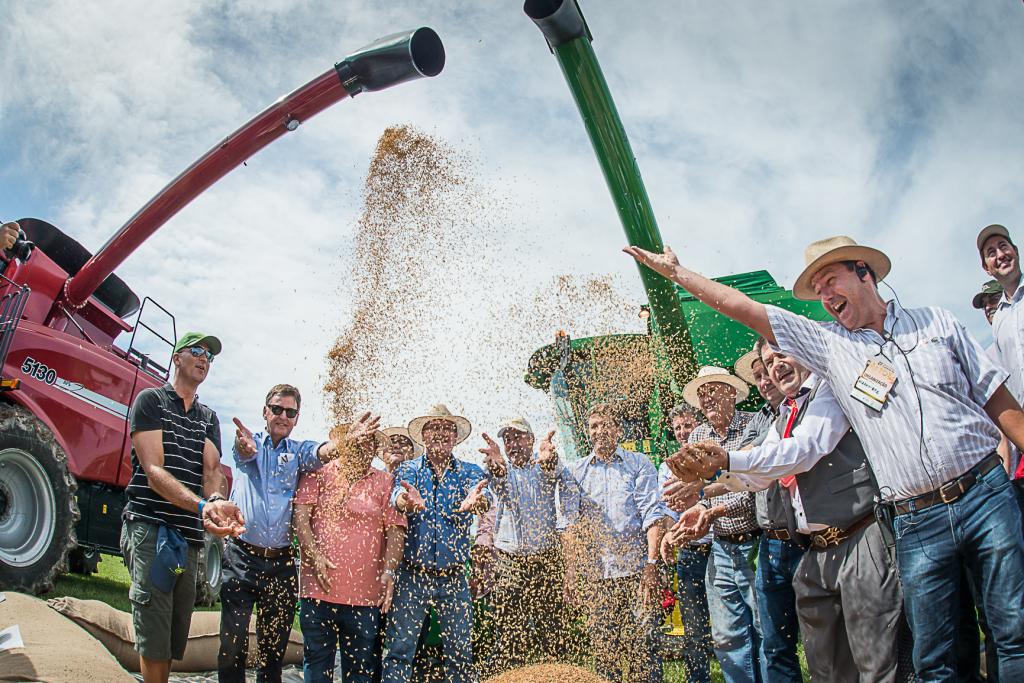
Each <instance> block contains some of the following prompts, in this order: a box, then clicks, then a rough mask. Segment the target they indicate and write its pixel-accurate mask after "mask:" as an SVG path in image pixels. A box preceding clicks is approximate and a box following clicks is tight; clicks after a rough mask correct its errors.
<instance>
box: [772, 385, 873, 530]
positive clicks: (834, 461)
mask: <svg viewBox="0 0 1024 683" xmlns="http://www.w3.org/2000/svg"><path fill="white" fill-rule="evenodd" d="M820 386H821V382H820V381H819V382H818V383H817V384H815V385H814V387H813V388H812V389H811V393H810V394H809V395H808V396H807V400H806V401H804V409H803V410H801V411H800V412H799V413H797V416H796V420H795V421H794V423H793V427H794V429H795V428H796V426H797V425H799V424H800V421H801V419H802V418H803V416H804V414H805V413H806V412H807V406H808V404H810V402H811V401H813V400H814V396H815V394H817V392H818V388H819V387H820ZM775 428H776V429H777V430H778V432H779V435H780V436H781V435H782V433H783V431H784V430H785V428H786V424H785V421H784V420H782V419H781V418H780V419H779V420H776V422H775ZM796 483H797V486H798V487H799V488H800V502H801V503H802V504H803V506H804V513H805V514H806V515H807V521H808V522H809V523H811V524H826V525H828V526H834V527H838V528H840V529H848V528H849V527H851V526H853V524H854V523H855V522H857V521H858V520H860V519H861V518H862V517H864V516H865V515H867V514H870V513H872V512H873V510H874V506H875V496H876V495H878V484H877V483H875V474H874V472H872V471H871V466H870V465H869V464H868V461H867V456H866V455H865V454H864V448H863V447H862V446H861V443H860V439H859V438H858V437H857V435H856V434H855V433H854V431H853V430H852V429H851V430H849V431H848V432H847V433H846V435H845V436H844V437H843V438H842V439H841V440H840V441H839V444H838V445H837V446H836V448H835V450H834V451H832V452H831V453H829V454H828V455H826V456H825V457H824V458H822V459H821V460H819V461H818V462H817V464H815V465H814V467H812V468H811V469H810V470H808V471H807V472H803V473H801V474H798V475H796ZM780 497H784V498H785V499H786V503H787V505H789V508H790V532H795V531H796V518H795V516H794V515H793V514H792V505H791V504H790V502H791V497H790V495H789V491H788V490H787V489H786V488H785V487H782V496H780Z"/></svg>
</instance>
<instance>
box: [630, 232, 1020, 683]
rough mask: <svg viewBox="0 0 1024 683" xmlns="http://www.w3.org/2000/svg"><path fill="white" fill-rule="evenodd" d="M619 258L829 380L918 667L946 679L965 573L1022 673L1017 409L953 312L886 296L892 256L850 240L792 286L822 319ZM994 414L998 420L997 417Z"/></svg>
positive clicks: (1013, 674) (1015, 674) (815, 253)
mask: <svg viewBox="0 0 1024 683" xmlns="http://www.w3.org/2000/svg"><path fill="white" fill-rule="evenodd" d="M625 251H626V253H628V254H630V255H631V256H633V257H634V258H636V259H637V260H638V261H639V262H640V263H642V264H644V265H646V266H647V267H649V268H652V269H653V270H655V271H656V272H658V273H660V274H661V275H663V276H665V277H668V278H670V279H671V280H673V281H674V282H676V283H678V284H679V285H680V286H682V287H683V288H685V289H686V290H687V291H688V292H690V293H691V294H693V295H694V296H695V297H696V298H698V299H700V300H701V301H703V302H705V303H706V304H708V305H709V306H711V307H712V308H715V309H716V310H718V311H720V312H722V313H723V314H725V315H727V316H729V317H730V318H733V319H734V320H737V321H738V322H740V323H742V324H744V325H746V326H747V327H750V328H751V329H753V330H754V331H756V332H758V333H760V334H762V335H763V336H764V337H765V338H766V339H767V340H768V342H769V343H770V344H772V345H773V346H776V347H778V348H779V349H780V350H781V351H782V352H783V353H785V354H787V355H790V356H792V357H793V358H795V359H796V360H798V361H799V362H800V363H801V364H803V365H804V366H805V367H807V368H808V369H809V370H811V371H812V372H813V373H814V374H816V375H818V376H819V377H821V378H822V379H823V380H824V381H826V382H827V383H828V385H829V386H830V387H831V388H832V390H833V393H834V394H835V396H836V400H837V401H838V402H839V405H840V407H841V409H842V410H843V412H844V413H845V414H846V416H847V417H848V418H849V420H850V423H851V425H852V426H853V428H854V430H855V431H856V432H857V434H858V436H860V438H861V441H862V443H863V445H864V449H865V452H866V454H867V457H868V461H869V462H870V464H871V468H872V470H873V471H874V473H875V477H876V479H877V482H878V486H879V491H880V493H881V496H882V498H883V500H884V501H885V502H886V503H887V505H884V506H882V508H881V510H880V514H883V515H892V517H893V526H894V529H893V531H894V544H895V548H896V555H897V560H898V563H899V571H900V576H901V579H902V581H903V587H904V604H905V607H906V613H907V618H908V620H909V622H910V627H911V630H912V631H913V634H914V668H915V669H916V672H917V674H918V676H919V677H921V678H923V679H926V680H936V681H946V680H952V679H954V677H955V671H956V654H955V652H956V650H955V647H954V645H955V640H956V627H957V621H958V619H957V614H958V605H959V594H960V593H961V592H963V591H967V587H966V586H964V585H963V582H962V580H961V576H962V572H961V568H963V569H965V570H966V571H967V573H968V574H969V575H970V576H971V578H972V579H973V580H974V581H975V582H976V584H977V585H978V588H979V591H980V593H981V595H982V602H983V605H984V608H985V611H986V614H987V616H988V620H989V626H990V628H991V631H992V635H993V639H994V640H995V643H996V650H997V652H998V654H999V673H1000V677H1001V678H1003V679H1005V680H1024V537H1022V536H1021V533H1020V528H1021V511H1020V507H1019V505H1018V501H1017V497H1016V496H1017V494H1016V492H1015V491H1014V489H1013V488H1012V487H1011V485H1010V482H1009V480H1008V478H1007V474H1006V471H1005V470H1004V469H1003V468H1002V467H1001V466H1000V465H1001V462H1000V458H999V455H998V454H997V453H996V448H997V446H998V444H999V440H1000V433H999V432H1000V430H1002V432H1003V433H1004V434H1006V435H1007V437H1008V438H1009V439H1010V440H1011V441H1012V442H1013V443H1014V444H1015V445H1016V446H1017V447H1018V448H1019V447H1020V446H1021V445H1022V444H1024V412H1022V411H1021V409H1020V406H1019V405H1018V403H1017V401H1016V400H1015V399H1014V397H1013V395H1012V394H1011V393H1010V392H1009V391H1008V390H1007V388H1006V386H1005V383H1006V380H1007V373H1006V372H1005V371H1003V370H1001V369H1000V368H998V367H997V366H996V365H995V364H993V363H992V361H991V360H990V359H989V358H988V356H987V355H986V354H985V352H984V350H983V349H982V348H981V346H980V345H979V344H978V342H977V341H976V340H975V339H974V338H973V337H972V336H971V335H970V333H968V332H967V330H966V329H965V328H964V326H963V324H962V323H960V321H958V320H957V319H956V318H955V317H954V316H953V315H952V314H951V313H949V312H948V311H945V310H943V309H939V308H918V309H906V308H903V306H902V305H901V304H900V303H899V302H898V301H889V302H886V301H885V300H883V299H882V297H881V296H880V295H879V292H878V287H877V283H878V282H879V281H881V280H882V279H883V278H884V277H885V276H886V275H888V273H889V270H890V266H891V264H890V261H889V258H888V257H887V256H886V255H885V254H883V253H882V252H880V251H878V250H877V249H871V248H868V247H863V246H860V245H858V244H857V243H856V242H854V241H853V240H852V239H850V238H849V237H842V236H840V237H833V238H829V239H825V240H820V241H818V242H814V243H812V244H811V245H810V246H809V247H808V248H807V250H806V252H805V263H806V267H805V268H804V271H803V272H802V273H801V274H800V276H799V277H798V278H797V281H796V284H795V285H794V287H793V294H794V295H795V296H796V297H797V298H801V299H805V300H815V299H817V300H820V301H821V303H822V306H823V307H824V308H825V310H826V311H827V312H828V313H829V315H831V316H832V317H833V318H834V319H835V321H836V322H833V323H828V324H819V323H815V322H812V321H810V320H808V319H807V318H804V317H801V316H798V315H796V314H793V313H791V312H789V311H785V310H783V309H781V308H777V307H775V306H766V305H764V304H761V303H758V302H756V301H754V300H752V299H751V298H750V297H748V296H746V295H745V294H743V293H742V292H740V291H738V290H735V289H733V288H731V287H728V286H725V285H722V284H720V283H716V282H714V281H712V280H709V279H707V278H704V277H702V276H700V275H698V274H697V273H694V272H693V271H691V270H689V269H687V268H684V267H683V266H681V265H680V264H679V261H678V259H677V258H676V256H675V254H674V253H673V252H672V250H671V249H666V250H665V253H664V254H655V253H651V252H647V251H645V250H642V249H639V248H637V247H627V248H626V249H625ZM993 423H994V424H993Z"/></svg>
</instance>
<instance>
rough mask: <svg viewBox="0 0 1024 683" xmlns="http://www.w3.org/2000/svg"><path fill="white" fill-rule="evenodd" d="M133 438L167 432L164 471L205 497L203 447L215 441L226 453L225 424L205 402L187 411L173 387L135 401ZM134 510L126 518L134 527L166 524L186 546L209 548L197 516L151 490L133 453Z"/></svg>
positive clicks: (130, 491)
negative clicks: (222, 432)
mask: <svg viewBox="0 0 1024 683" xmlns="http://www.w3.org/2000/svg"><path fill="white" fill-rule="evenodd" d="M128 419H129V422H130V424H131V433H132V434H134V433H135V432H149V431H157V430H159V431H161V432H163V446H164V469H165V470H167V471H168V472H169V473H170V474H172V475H173V476H174V477H175V479H177V480H178V481H180V482H181V483H182V484H183V485H184V486H185V488H187V489H188V490H189V491H191V492H192V493H194V494H196V495H197V496H199V497H200V498H202V497H203V446H204V445H205V443H206V440H207V439H209V440H210V441H212V442H213V444H214V445H215V446H216V447H217V450H218V451H220V422H219V421H218V420H217V413H215V412H213V411H212V410H210V409H209V408H207V407H206V406H204V405H203V404H202V403H200V402H199V397H198V396H197V397H196V399H195V400H194V401H192V407H191V408H190V409H189V410H188V412H186V411H185V402H184V401H183V400H182V399H181V397H180V396H178V392H176V391H175V390H174V387H172V386H171V385H170V384H165V385H164V386H162V387H160V388H159V389H144V390H142V391H140V392H139V395H138V396H136V397H135V403H133V404H132V410H131V415H130V416H129V418H128ZM127 494H128V504H127V505H126V506H125V508H124V517H125V519H129V520H132V521H140V522H149V523H150V524H164V525H166V526H168V527H171V528H173V529H177V530H178V531H180V532H181V534H182V536H184V537H185V540H186V541H188V542H189V543H191V544H194V545H199V544H202V542H203V524H202V520H200V519H199V515H197V514H196V513H195V512H189V511H188V510H183V509H181V508H179V507H178V506H176V505H172V504H171V503H169V502H167V501H166V500H164V498H163V497H161V496H160V494H158V493H157V492H156V491H154V490H153V489H151V488H150V486H149V479H148V478H147V477H146V472H145V470H143V469H142V465H141V464H140V463H139V457H138V455H137V454H136V453H135V448H134V447H132V478H131V480H130V481H129V482H128V489H127Z"/></svg>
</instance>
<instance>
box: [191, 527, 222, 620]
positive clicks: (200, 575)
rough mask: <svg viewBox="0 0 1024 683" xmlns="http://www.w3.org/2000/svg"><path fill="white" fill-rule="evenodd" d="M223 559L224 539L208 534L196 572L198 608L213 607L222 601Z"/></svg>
mask: <svg viewBox="0 0 1024 683" xmlns="http://www.w3.org/2000/svg"><path fill="white" fill-rule="evenodd" d="M223 558H224V539H222V538H217V537H216V536H214V535H213V534H206V538H205V539H204V542H203V549H202V551H201V552H200V553H199V567H198V569H197V570H196V606H198V607H213V606H214V605H216V604H217V601H218V600H220V584H221V580H222V577H223V576H224V572H223Z"/></svg>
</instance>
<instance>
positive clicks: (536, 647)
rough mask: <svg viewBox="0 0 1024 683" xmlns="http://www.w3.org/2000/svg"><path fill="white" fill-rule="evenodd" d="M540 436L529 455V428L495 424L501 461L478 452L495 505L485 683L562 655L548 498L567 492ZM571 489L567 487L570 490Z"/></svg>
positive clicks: (557, 553) (558, 566)
mask: <svg viewBox="0 0 1024 683" xmlns="http://www.w3.org/2000/svg"><path fill="white" fill-rule="evenodd" d="M554 434H555V433H554V432H553V431H552V432H548V434H547V436H545V437H544V438H543V439H542V440H541V442H540V445H539V447H538V449H537V451H536V452H535V451H534V449H533V445H534V441H535V438H534V434H533V428H532V427H531V426H530V423H529V422H527V421H526V419H525V418H523V417H514V418H512V419H509V420H506V421H505V422H504V423H502V425H501V428H499V429H498V438H499V439H501V440H502V441H503V442H504V446H505V456H504V457H502V454H501V449H500V448H499V446H498V444H497V443H495V442H494V441H493V440H492V439H491V437H490V436H488V435H487V434H486V433H485V434H483V439H484V441H485V442H486V444H487V446H486V447H485V448H481V449H480V452H481V453H483V455H484V464H485V466H486V467H487V470H488V472H489V473H490V475H491V490H492V491H493V493H494V497H495V498H496V500H497V502H496V504H495V516H494V531H493V545H494V555H495V576H496V584H495V588H494V593H493V600H494V648H493V650H492V651H491V661H490V662H489V665H488V670H489V674H490V675H496V674H498V673H501V672H502V671H505V670H506V669H510V668H513V667H519V666H523V665H525V664H526V663H527V660H528V658H529V657H530V656H531V655H533V656H540V657H544V658H547V659H556V658H557V657H558V656H559V655H560V654H561V653H562V652H563V650H564V648H565V638H566V633H565V629H564V628H563V626H562V580H563V575H564V573H565V572H564V565H563V562H562V555H561V548H560V545H561V543H560V540H559V537H558V533H557V531H556V517H557V514H556V509H555V492H556V490H557V489H558V487H559V481H560V480H563V479H565V480H566V482H565V483H564V484H563V486H562V492H561V495H562V496H563V497H564V496H565V495H566V493H567V492H568V491H567V490H566V488H565V487H566V486H570V487H573V485H572V482H571V480H568V479H567V478H568V476H569V475H568V473H567V472H566V470H565V467H563V466H562V464H561V463H560V462H559V461H558V453H556V452H555V447H554V445H553V444H552V441H551V440H552V438H553V437H554ZM573 488H574V487H573Z"/></svg>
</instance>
